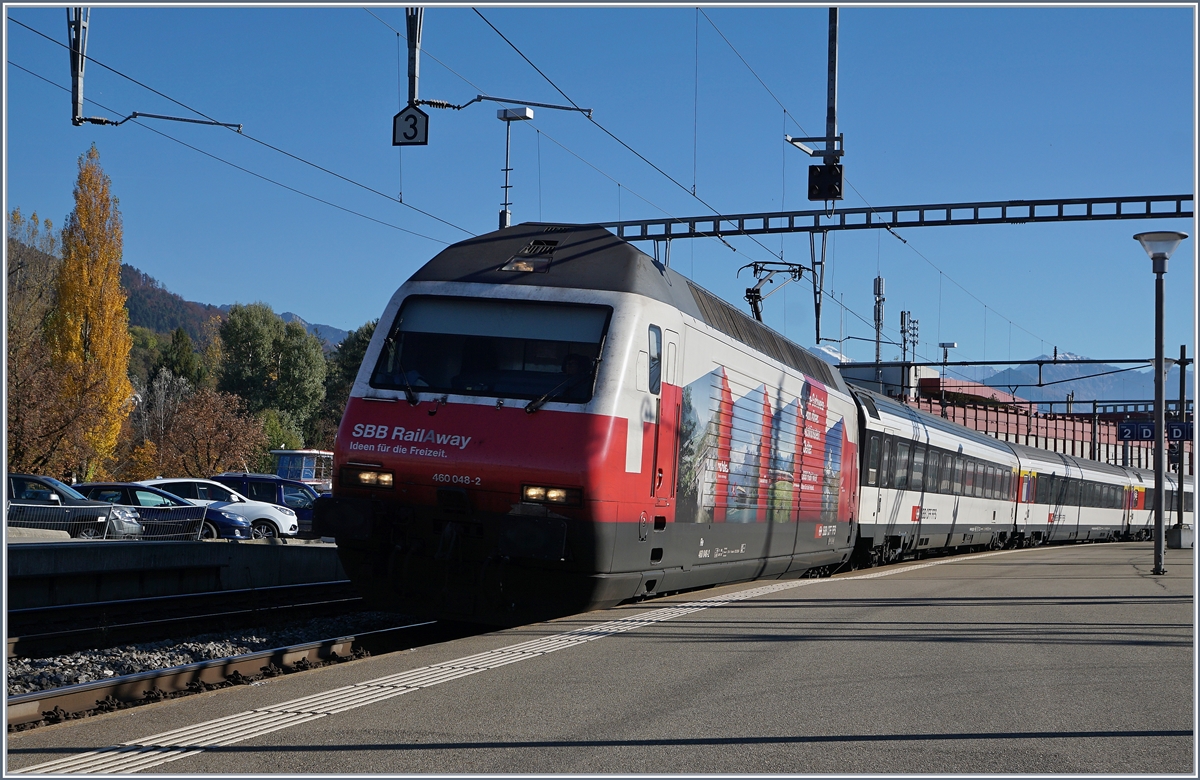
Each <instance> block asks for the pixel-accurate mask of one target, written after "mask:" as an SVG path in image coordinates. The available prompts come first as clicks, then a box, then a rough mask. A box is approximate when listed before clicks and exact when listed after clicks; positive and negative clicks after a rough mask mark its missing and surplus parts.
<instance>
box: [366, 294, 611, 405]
mask: <svg viewBox="0 0 1200 780" xmlns="http://www.w3.org/2000/svg"><path fill="white" fill-rule="evenodd" d="M611 313H612V309H611V308H610V307H608V306H591V305H580V304H565V303H547V302H543V301H511V300H495V299H488V298H439V297H433V296H412V297H410V298H408V299H407V300H406V301H405V302H404V305H403V306H402V307H401V308H400V313H399V314H398V315H397V316H396V321H395V323H394V324H393V325H392V329H391V331H389V333H388V337H387V339H386V340H385V341H384V344H383V349H382V350H381V351H380V353H379V359H378V361H376V363H375V370H374V371H373V372H372V374H371V382H370V384H371V386H372V387H377V388H386V389H391V390H404V391H406V392H409V391H411V392H413V393H439V394H443V393H455V394H460V395H486V396H504V397H507V398H539V397H542V396H548V398H547V400H551V401H559V402H568V403H584V402H586V401H588V400H590V399H591V397H592V387H593V385H594V383H595V376H596V364H597V362H598V360H599V357H600V348H601V345H602V343H603V341H604V335H605V332H606V331H607V329H608V320H609V315H610V314H611Z"/></svg>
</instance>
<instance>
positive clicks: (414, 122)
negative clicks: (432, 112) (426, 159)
mask: <svg viewBox="0 0 1200 780" xmlns="http://www.w3.org/2000/svg"><path fill="white" fill-rule="evenodd" d="M428 143H429V114H426V113H425V112H424V111H422V110H421V109H419V108H417V107H416V106H408V107H406V108H405V109H404V110H403V111H401V112H400V113H399V114H396V116H394V117H392V146H424V145H425V144H428Z"/></svg>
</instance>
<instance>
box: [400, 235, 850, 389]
mask: <svg viewBox="0 0 1200 780" xmlns="http://www.w3.org/2000/svg"><path fill="white" fill-rule="evenodd" d="M520 259H530V260H532V261H536V262H544V261H546V260H548V261H549V263H548V266H547V267H546V270H544V271H541V272H538V271H533V272H524V273H522V272H515V273H514V272H513V271H503V270H501V268H502V267H503V266H505V265H506V264H508V263H509V261H511V260H520ZM411 281H414V282H432V281H436V282H477V283H479V284H487V285H515V286H534V287H569V288H575V289H586V290H607V291H611V292H626V293H634V294H637V295H643V296H645V297H647V298H652V299H654V300H657V301H662V302H663V303H665V304H667V305H668V306H672V307H674V308H676V309H678V310H680V311H682V312H685V313H687V314H689V315H691V316H692V317H695V318H696V319H698V320H700V321H702V322H705V323H707V324H709V325H711V326H712V327H714V328H716V329H717V330H719V331H721V332H722V333H725V334H726V335H727V336H729V337H731V338H733V339H735V340H737V341H740V342H742V343H743V344H746V345H747V346H749V347H751V348H753V349H756V350H758V351H759V352H762V353H765V354H766V355H768V356H770V357H772V358H774V359H776V360H778V361H779V362H780V363H783V364H784V365H788V366H791V367H792V368H794V369H796V370H797V371H800V372H802V373H804V374H805V375H807V376H810V377H812V378H814V379H816V380H818V381H820V382H822V383H824V384H825V385H827V386H830V387H833V388H836V389H838V390H840V391H841V392H843V393H848V390H847V388H846V384H845V382H844V381H843V380H842V377H841V375H840V374H839V373H838V372H837V371H835V370H833V368H832V367H831V366H830V365H829V364H828V363H826V362H825V361H824V360H822V359H820V358H818V357H816V356H815V355H813V354H811V353H809V352H808V351H807V350H805V349H804V348H803V347H800V346H798V345H797V344H794V343H793V342H791V341H788V340H787V339H786V338H784V337H783V336H781V335H780V334H779V333H777V332H776V331H774V330H772V329H771V328H768V327H767V326H766V325H763V324H762V323H761V322H758V321H757V320H754V319H752V318H751V317H749V316H747V315H746V314H744V313H742V312H740V311H738V310H737V309H735V308H734V307H733V306H730V305H729V304H728V303H726V302H725V301H723V300H721V299H720V298H719V297H718V296H716V295H713V294H712V293H711V292H709V291H708V290H705V289H704V288H702V287H700V286H699V285H697V284H695V283H693V282H692V281H690V280H689V279H687V278H686V277H685V276H683V275H681V274H679V273H678V272H676V271H674V270H672V269H671V268H668V267H666V266H665V265H663V264H662V263H659V262H658V261H656V260H655V259H654V258H652V257H650V256H649V255H647V254H646V253H645V252H642V251H641V250H639V249H637V248H636V247H634V246H633V245H632V244H630V243H629V242H628V241H625V240H624V239H621V238H619V237H617V236H615V235H613V234H612V233H611V232H609V231H608V230H605V229H604V228H602V227H599V226H596V225H562V224H547V223H540V222H524V223H522V224H520V225H514V226H513V227H509V228H503V229H501V230H497V231H494V232H491V233H485V234H484V235H482V236H476V237H474V238H469V239H467V240H465V241H460V242H458V243H457V244H451V245H450V246H448V247H446V248H445V249H443V250H442V251H441V252H439V253H438V254H437V255H436V256H434V258H433V259H432V260H430V261H429V262H427V263H426V264H425V265H423V266H422V267H421V268H420V269H419V270H418V271H417V272H416V273H415V274H413V276H412V278H411Z"/></svg>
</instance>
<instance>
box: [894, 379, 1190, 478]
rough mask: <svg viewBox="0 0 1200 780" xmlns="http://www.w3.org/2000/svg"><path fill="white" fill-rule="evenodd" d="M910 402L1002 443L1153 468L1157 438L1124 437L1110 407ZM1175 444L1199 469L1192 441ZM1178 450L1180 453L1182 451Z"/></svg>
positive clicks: (1171, 467) (1170, 466)
mask: <svg viewBox="0 0 1200 780" xmlns="http://www.w3.org/2000/svg"><path fill="white" fill-rule="evenodd" d="M899 400H903V399H899ZM907 403H908V404H910V405H912V406H914V407H916V408H918V409H920V410H921V411H923V412H928V413H930V414H936V415H941V416H943V417H945V418H947V419H949V420H951V421H953V422H956V423H959V424H961V425H965V426H967V427H968V428H973V429H975V430H977V431H979V432H981V433H986V434H988V435H990V436H994V437H996V438H997V439H1000V440H1002V441H1012V442H1017V443H1019V444H1026V445H1029V446H1030V447H1039V448H1041V449H1045V450H1050V451H1052V452H1062V453H1065V454H1067V455H1075V456H1077V457H1080V458H1088V459H1090V460H1097V461H1101V462H1103V463H1111V464H1113V465H1115V466H1129V467H1131V468H1139V469H1147V470H1149V469H1153V468H1154V442H1153V441H1135V442H1128V441H1121V440H1119V439H1118V438H1117V423H1118V422H1119V421H1120V420H1118V419H1113V417H1116V416H1117V415H1114V414H1111V413H1107V410H1105V413H1102V411H1101V409H1096V410H1095V411H1092V412H1091V413H1088V412H1085V413H1083V414H1077V413H1075V414H1071V413H1069V414H1043V413H1040V412H1038V411H1036V408H1035V407H1036V406H1037V404H1036V403H1035V402H1030V405H1029V408H1028V409H1021V408H1016V407H1014V406H1013V405H998V404H971V403H961V402H960V403H949V402H947V403H946V405H945V406H944V407H943V406H942V404H941V402H940V401H939V400H938V399H937V398H928V397H923V396H922V397H918V398H911V399H908V400H907ZM1043 405H1044V404H1043ZM1102 408H1103V407H1102ZM1171 444H1172V445H1174V447H1177V448H1182V450H1183V473H1184V474H1188V475H1190V474H1192V473H1193V472H1194V468H1195V466H1194V457H1193V452H1192V442H1190V441H1183V442H1171ZM1174 452H1176V453H1177V452H1178V449H1175V450H1174ZM1177 457H1178V456H1177V455H1175V454H1170V453H1169V454H1168V458H1169V460H1168V463H1167V470H1168V471H1176V470H1177V469H1178V466H1177V462H1178V461H1177Z"/></svg>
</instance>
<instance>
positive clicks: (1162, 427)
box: [1134, 230, 1187, 574]
mask: <svg viewBox="0 0 1200 780" xmlns="http://www.w3.org/2000/svg"><path fill="white" fill-rule="evenodd" d="M1134 238H1135V239H1136V240H1137V241H1138V242H1139V243H1141V245H1142V249H1144V250H1146V254H1147V255H1149V256H1150V261H1151V263H1152V264H1153V269H1154V569H1153V570H1152V571H1151V574H1166V573H1167V570H1166V568H1165V567H1164V565H1163V559H1164V558H1165V557H1166V547H1167V540H1166V537H1165V535H1164V528H1163V512H1164V507H1165V506H1166V503H1167V502H1166V491H1165V490H1164V488H1165V487H1166V478H1165V475H1164V472H1165V471H1166V462H1165V461H1166V449H1167V447H1166V435H1167V417H1166V389H1165V387H1164V377H1163V274H1165V273H1166V272H1167V260H1168V259H1170V257H1171V254H1172V253H1173V252H1174V251H1175V250H1176V249H1177V248H1178V247H1179V244H1180V243H1181V242H1182V241H1183V239H1185V238H1187V233H1177V232H1175V231H1173V230H1172V231H1156V232H1152V233H1138V234H1137V235H1135V236H1134ZM1180 477H1181V478H1180V487H1181V489H1182V484H1183V481H1182V475H1180Z"/></svg>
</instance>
